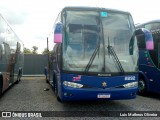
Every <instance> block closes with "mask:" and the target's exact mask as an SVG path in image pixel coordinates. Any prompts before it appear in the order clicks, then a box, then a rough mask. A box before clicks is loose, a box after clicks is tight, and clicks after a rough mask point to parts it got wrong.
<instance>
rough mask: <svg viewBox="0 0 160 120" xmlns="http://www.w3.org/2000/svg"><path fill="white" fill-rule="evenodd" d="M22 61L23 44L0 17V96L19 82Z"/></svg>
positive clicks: (0, 16)
mask: <svg viewBox="0 0 160 120" xmlns="http://www.w3.org/2000/svg"><path fill="white" fill-rule="evenodd" d="M23 61H24V56H23V43H22V41H21V40H20V39H19V38H18V37H17V35H16V34H15V32H14V31H13V29H12V28H11V27H10V25H9V24H8V22H7V21H6V20H5V19H4V18H3V17H2V15H0V95H2V93H3V92H4V91H6V90H7V89H8V88H9V87H10V86H11V85H13V84H14V83H18V82H19V81H20V78H21V76H22V69H23Z"/></svg>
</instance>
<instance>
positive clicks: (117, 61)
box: [108, 37, 124, 73]
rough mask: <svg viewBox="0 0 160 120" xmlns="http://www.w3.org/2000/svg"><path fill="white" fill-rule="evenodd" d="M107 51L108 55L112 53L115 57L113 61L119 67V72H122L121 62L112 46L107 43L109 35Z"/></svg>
mask: <svg viewBox="0 0 160 120" xmlns="http://www.w3.org/2000/svg"><path fill="white" fill-rule="evenodd" d="M108 52H109V55H112V56H113V58H114V59H115V61H116V63H117V64H118V67H119V69H120V71H121V73H124V69H123V67H122V64H121V62H120V60H119V58H118V56H117V54H116V52H115V50H114V48H113V47H112V46H111V45H110V43H109V37H108Z"/></svg>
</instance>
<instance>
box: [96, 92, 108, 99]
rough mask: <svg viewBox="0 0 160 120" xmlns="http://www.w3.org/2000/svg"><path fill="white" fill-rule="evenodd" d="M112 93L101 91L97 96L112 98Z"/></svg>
mask: <svg viewBox="0 0 160 120" xmlns="http://www.w3.org/2000/svg"><path fill="white" fill-rule="evenodd" d="M110 97H111V95H110V94H107V93H99V94H98V95H97V98H110Z"/></svg>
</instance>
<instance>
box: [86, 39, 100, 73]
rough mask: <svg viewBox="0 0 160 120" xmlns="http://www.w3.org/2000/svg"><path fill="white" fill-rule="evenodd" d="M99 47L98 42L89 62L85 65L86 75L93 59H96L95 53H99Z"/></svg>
mask: <svg viewBox="0 0 160 120" xmlns="http://www.w3.org/2000/svg"><path fill="white" fill-rule="evenodd" d="M99 47H100V41H99V43H98V44H97V47H96V48H95V50H94V52H93V54H92V56H91V58H90V60H89V62H88V64H87V66H86V68H85V73H87V72H88V71H89V68H90V67H91V65H92V63H93V60H94V59H95V57H96V55H97V53H98V51H99Z"/></svg>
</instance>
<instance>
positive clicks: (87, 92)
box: [59, 87, 138, 101]
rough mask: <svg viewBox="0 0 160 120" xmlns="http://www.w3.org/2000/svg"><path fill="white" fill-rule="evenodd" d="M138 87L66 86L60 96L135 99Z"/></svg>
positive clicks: (68, 98)
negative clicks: (96, 87) (90, 87)
mask: <svg viewBox="0 0 160 120" xmlns="http://www.w3.org/2000/svg"><path fill="white" fill-rule="evenodd" d="M137 90H138V88H137V87H133V88H118V89H100V90H99V89H98V90H97V89H74V88H69V87H66V88H64V89H63V92H62V93H63V94H61V95H60V96H59V97H60V99H61V100H62V101H72V100H73V101H76V100H78V101H81V100H121V99H134V98H136V94H137Z"/></svg>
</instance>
